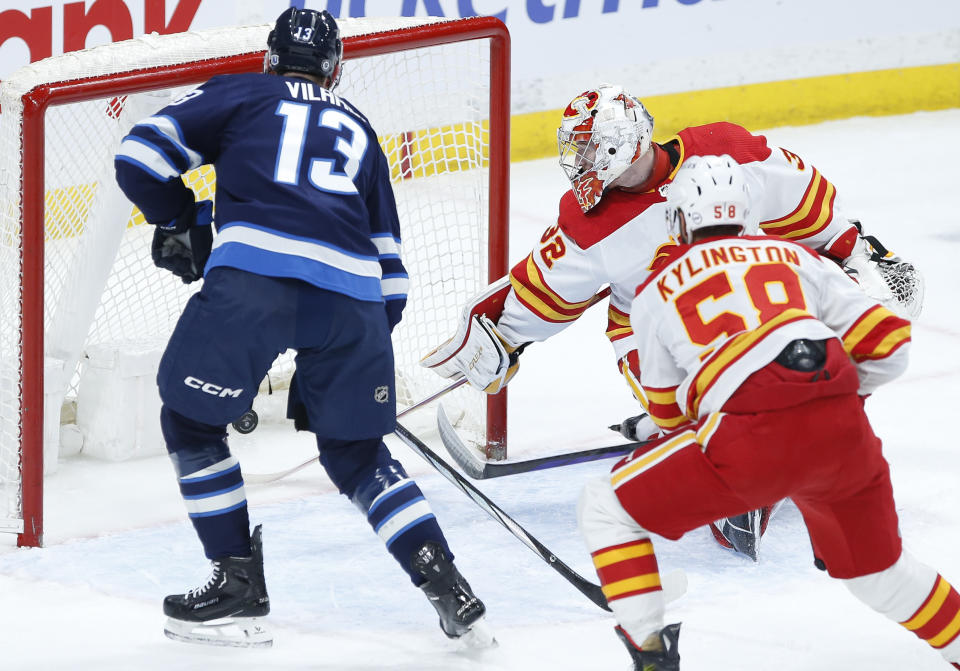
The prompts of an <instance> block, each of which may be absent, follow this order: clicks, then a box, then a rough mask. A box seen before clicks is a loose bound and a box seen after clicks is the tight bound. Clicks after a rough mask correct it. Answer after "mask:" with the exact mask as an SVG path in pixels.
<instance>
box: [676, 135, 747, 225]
mask: <svg viewBox="0 0 960 671" xmlns="http://www.w3.org/2000/svg"><path fill="white" fill-rule="evenodd" d="M666 197H667V203H666V205H667V210H666V213H667V227H668V229H669V230H670V235H672V236H674V237H676V238H677V239H678V240H680V241H682V242H690V239H691V238H692V237H693V233H694V232H695V231H698V230H700V229H703V228H710V227H713V226H739V227H740V235H753V234H754V233H756V232H757V227H756V224H755V223H754V224H751V223H750V192H749V190H748V189H747V179H746V175H745V174H744V171H743V168H741V167H740V164H739V163H737V162H736V161H734V160H733V158H731V157H730V156H728V155H727V154H724V155H723V156H691V157H690V158H688V159H687V160H686V161H684V162H683V164H682V165H681V166H680V169H679V170H677V174H676V175H675V176H674V178H673V181H672V182H671V183H670V184H669V186H667V187H666Z"/></svg>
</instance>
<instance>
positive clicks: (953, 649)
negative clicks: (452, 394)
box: [900, 574, 960, 668]
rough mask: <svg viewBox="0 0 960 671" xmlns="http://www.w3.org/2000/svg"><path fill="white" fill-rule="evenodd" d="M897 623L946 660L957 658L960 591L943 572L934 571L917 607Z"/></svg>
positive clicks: (959, 626)
mask: <svg viewBox="0 0 960 671" xmlns="http://www.w3.org/2000/svg"><path fill="white" fill-rule="evenodd" d="M900 624H901V625H902V626H903V627H905V628H906V629H909V630H910V631H912V632H913V633H914V634H916V635H917V637H918V638H922V639H923V640H925V641H926V642H927V643H929V644H930V645H931V646H932V647H933V648H935V649H937V650H939V651H940V653H941V654H942V655H943V656H944V658H945V659H946V660H947V661H948V662H960V594H958V593H957V590H956V589H954V587H953V586H952V585H951V584H950V583H948V582H947V581H946V580H944V579H943V576H942V575H940V574H937V580H936V582H935V583H934V585H933V589H932V590H930V593H929V594H928V595H927V598H926V599H925V600H924V602H923V604H921V606H920V608H918V609H917V611H916V612H915V613H914V614H913V615H912V616H911V617H910V618H909V619H907V620H904V621H902V622H900ZM957 668H960V666H958V667H957Z"/></svg>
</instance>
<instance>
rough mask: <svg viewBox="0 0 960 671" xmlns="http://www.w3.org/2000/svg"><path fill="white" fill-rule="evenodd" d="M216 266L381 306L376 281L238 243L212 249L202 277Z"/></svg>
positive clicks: (321, 264)
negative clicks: (294, 282)
mask: <svg viewBox="0 0 960 671" xmlns="http://www.w3.org/2000/svg"><path fill="white" fill-rule="evenodd" d="M217 266H229V267H231V268H238V269H240V270H246V271H248V272H251V273H257V274H258V275H266V276H267V277H289V278H292V279H298V280H303V281H304V282H308V283H310V284H312V285H314V286H316V287H320V288H321V289H327V290H329V291H335V292H337V293H341V294H344V295H346V296H350V297H351V298H356V299H357V300H360V301H370V302H374V303H381V302H383V295H382V291H381V288H380V279H379V278H376V277H360V276H358V275H352V274H350V273H346V272H344V271H342V270H339V269H337V268H333V267H331V266H328V265H326V264H324V263H320V262H318V261H313V260H311V259H305V258H303V257H298V256H292V255H289V254H280V253H276V252H271V251H268V250H266V249H259V248H257V247H251V246H250V245H245V244H242V243H239V242H230V243H226V244H223V245H220V246H219V247H217V248H216V249H214V250H213V252H211V254H210V258H209V260H208V261H207V265H206V267H205V268H204V274H206V273H209V272H210V270H211V269H213V268H216V267H217Z"/></svg>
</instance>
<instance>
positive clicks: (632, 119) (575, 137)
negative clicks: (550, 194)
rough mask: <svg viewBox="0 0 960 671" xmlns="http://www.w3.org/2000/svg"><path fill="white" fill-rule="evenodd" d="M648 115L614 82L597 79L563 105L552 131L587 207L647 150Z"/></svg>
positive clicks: (566, 169) (575, 190)
mask: <svg viewBox="0 0 960 671" xmlns="http://www.w3.org/2000/svg"><path fill="white" fill-rule="evenodd" d="M652 136H653V117H652V116H650V113H649V112H648V111H647V109H646V108H645V107H644V106H643V103H641V102H640V101H639V100H637V99H636V98H634V97H633V96H632V95H630V94H629V93H625V92H624V91H623V89H622V88H620V87H619V86H614V85H612V84H601V85H600V86H599V87H598V88H597V89H595V90H592V91H585V92H584V93H581V94H580V95H578V96H577V97H576V98H574V99H573V100H572V101H570V104H569V105H567V108H566V109H565V110H564V112H563V120H562V121H561V123H560V128H559V129H558V130H557V148H558V150H559V152H560V166H561V167H562V168H563V171H564V173H566V175H567V179H569V180H570V184H571V186H572V187H573V193H574V195H575V196H576V197H577V201H578V202H579V203H580V208H581V209H582V210H583V211H584V212H587V211H589V210H590V209H591V208H593V207H594V206H595V205H596V204H597V203H599V202H600V198H601V196H603V190H604V189H605V188H606V187H607V186H609V185H610V182H612V181H613V180H615V179H616V178H617V177H619V176H620V175H621V174H623V171H624V170H626V169H627V168H629V167H630V165H631V164H632V163H633V162H634V161H636V160H637V159H638V158H640V157H641V156H643V155H644V154H645V153H646V152H647V151H649V149H650V142H651V138H652Z"/></svg>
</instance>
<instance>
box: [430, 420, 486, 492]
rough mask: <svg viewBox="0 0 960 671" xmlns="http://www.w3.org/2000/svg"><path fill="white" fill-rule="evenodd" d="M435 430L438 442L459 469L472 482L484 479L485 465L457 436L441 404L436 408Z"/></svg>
mask: <svg viewBox="0 0 960 671" xmlns="http://www.w3.org/2000/svg"><path fill="white" fill-rule="evenodd" d="M437 428H438V429H439V431H440V440H442V441H443V446H444V447H446V448H447V452H449V453H450V456H451V457H453V460H454V461H455V462H457V465H458V466H459V467H460V469H461V470H462V471H463V472H464V473H466V474H467V475H468V476H469V477H471V478H473V479H474V480H483V479H484V478H486V477H487V473H486V464H485V463H484V462H482V461H481V460H480V459H479V458H477V456H476V455H475V454H474V451H473V450H472V449H471V448H470V447H469V446H467V445H466V444H465V443H464V442H463V440H462V439H461V438H460V436H459V435H458V434H457V431H456V429H454V428H453V424H451V423H450V420H449V419H448V418H447V413H446V412H445V411H444V409H443V404H442V403H441V404H439V405H438V406H437Z"/></svg>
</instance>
